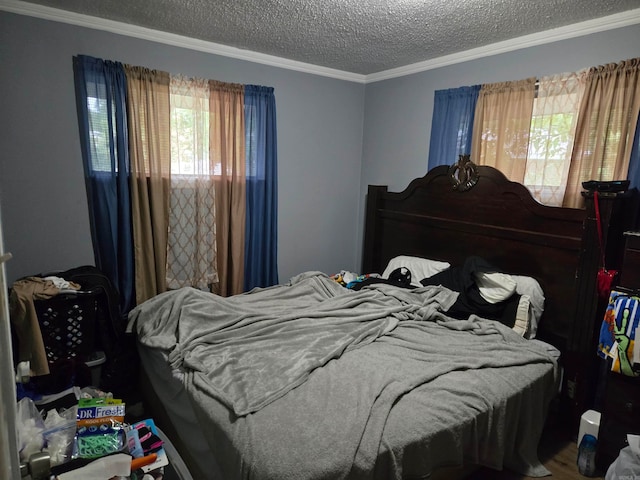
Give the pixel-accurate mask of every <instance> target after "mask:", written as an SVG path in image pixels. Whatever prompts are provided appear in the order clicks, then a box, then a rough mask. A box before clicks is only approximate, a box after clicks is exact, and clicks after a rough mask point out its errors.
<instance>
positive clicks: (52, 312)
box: [33, 290, 100, 365]
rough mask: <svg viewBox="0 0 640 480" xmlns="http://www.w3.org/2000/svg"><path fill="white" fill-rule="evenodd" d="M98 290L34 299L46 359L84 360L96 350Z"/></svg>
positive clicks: (50, 362)
mask: <svg viewBox="0 0 640 480" xmlns="http://www.w3.org/2000/svg"><path fill="white" fill-rule="evenodd" d="M99 294H100V292H99V290H86V291H82V290H79V291H77V292H73V293H60V294H58V295H56V296H54V297H52V298H50V299H46V300H35V301H34V302H33V303H34V307H35V309H36V314H37V316H38V323H39V324H40V331H41V333H42V340H43V342H44V347H45V352H46V354H47V360H48V362H49V364H50V365H52V364H55V363H57V362H58V361H61V360H84V359H86V358H87V357H89V356H90V355H91V354H92V353H93V352H94V350H95V338H96V328H97V326H96V316H97V310H98V296H99Z"/></svg>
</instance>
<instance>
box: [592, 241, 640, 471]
mask: <svg viewBox="0 0 640 480" xmlns="http://www.w3.org/2000/svg"><path fill="white" fill-rule="evenodd" d="M624 236H625V243H624V255H623V261H622V266H621V272H620V279H619V282H618V284H619V286H621V287H625V288H628V289H632V290H638V291H640V232H627V233H625V235H624ZM638 340H639V339H636V341H638ZM601 413H602V417H601V419H600V430H599V434H598V450H597V454H596V463H597V465H598V467H599V468H600V469H601V470H602V471H603V472H604V471H606V469H607V468H608V467H609V465H611V463H612V462H613V461H614V460H615V459H616V457H617V456H618V454H619V453H620V449H622V448H623V447H625V446H626V445H627V434H628V433H635V434H640V377H629V376H625V375H621V374H619V373H613V372H609V373H608V374H607V376H606V390H605V393H604V397H603V402H602V412H601Z"/></svg>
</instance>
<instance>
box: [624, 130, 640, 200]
mask: <svg viewBox="0 0 640 480" xmlns="http://www.w3.org/2000/svg"><path fill="white" fill-rule="evenodd" d="M627 179H628V180H629V181H630V185H629V186H630V187H631V188H637V189H639V190H640V118H639V119H638V123H637V125H636V134H635V137H634V138H633V146H632V147H631V159H630V160H629V171H628V173H627Z"/></svg>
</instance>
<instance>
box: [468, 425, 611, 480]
mask: <svg viewBox="0 0 640 480" xmlns="http://www.w3.org/2000/svg"><path fill="white" fill-rule="evenodd" d="M538 452H539V453H538V454H539V458H540V461H541V462H542V463H543V464H544V466H545V467H547V469H548V470H549V471H550V472H551V474H552V477H543V478H548V479H550V480H574V479H585V480H586V479H587V477H585V476H583V475H581V474H580V473H579V472H578V466H577V463H576V461H577V458H578V446H577V445H576V441H575V439H571V438H570V436H569V435H568V434H567V433H566V432H564V431H561V430H558V429H553V428H550V429H548V430H546V431H545V433H544V434H543V436H542V439H541V441H540V447H539V450H538ZM598 474H599V475H601V476H597V477H589V478H593V479H596V480H603V479H604V472H598ZM532 478H533V477H526V476H524V475H517V474H515V473H511V472H507V471H503V472H497V471H495V470H490V469H481V470H479V471H477V472H475V473H473V474H471V475H470V476H468V477H467V480H524V479H532Z"/></svg>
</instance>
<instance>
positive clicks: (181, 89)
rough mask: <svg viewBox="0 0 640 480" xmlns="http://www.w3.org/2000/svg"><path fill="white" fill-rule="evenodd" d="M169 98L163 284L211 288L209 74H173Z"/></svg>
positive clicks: (213, 280) (213, 260)
mask: <svg viewBox="0 0 640 480" xmlns="http://www.w3.org/2000/svg"><path fill="white" fill-rule="evenodd" d="M170 101H171V193H170V206H169V237H168V245H167V286H168V287H169V288H180V287H186V286H191V287H194V288H198V289H200V290H210V289H211V286H212V285H213V284H216V283H217V282H218V269H217V259H216V222H215V221H216V216H215V211H216V210H215V193H214V192H215V187H214V177H213V175H214V174H215V173H216V172H215V171H214V170H215V169H214V166H213V165H212V163H211V161H210V158H209V82H208V80H203V79H193V78H187V77H184V76H172V77H171V86H170ZM217 173H218V174H219V172H217Z"/></svg>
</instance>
